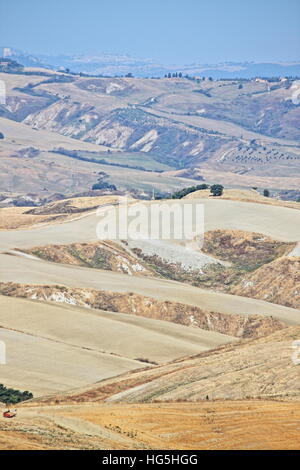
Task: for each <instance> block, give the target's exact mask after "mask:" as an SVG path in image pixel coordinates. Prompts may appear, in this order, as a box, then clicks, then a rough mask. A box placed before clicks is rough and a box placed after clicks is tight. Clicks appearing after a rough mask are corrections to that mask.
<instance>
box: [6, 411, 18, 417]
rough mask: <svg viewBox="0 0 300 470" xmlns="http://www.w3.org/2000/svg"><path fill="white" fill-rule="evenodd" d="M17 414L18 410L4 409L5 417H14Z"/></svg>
mask: <svg viewBox="0 0 300 470" xmlns="http://www.w3.org/2000/svg"><path fill="white" fill-rule="evenodd" d="M15 416H17V412H16V411H10V410H6V411H4V413H3V418H14V417H15Z"/></svg>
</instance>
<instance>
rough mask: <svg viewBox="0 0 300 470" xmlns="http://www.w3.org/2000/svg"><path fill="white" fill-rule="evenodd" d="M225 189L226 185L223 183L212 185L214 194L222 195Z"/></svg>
mask: <svg viewBox="0 0 300 470" xmlns="http://www.w3.org/2000/svg"><path fill="white" fill-rule="evenodd" d="M223 190H224V186H222V185H221V184H213V185H212V186H211V187H210V192H211V193H212V195H213V196H222V194H223Z"/></svg>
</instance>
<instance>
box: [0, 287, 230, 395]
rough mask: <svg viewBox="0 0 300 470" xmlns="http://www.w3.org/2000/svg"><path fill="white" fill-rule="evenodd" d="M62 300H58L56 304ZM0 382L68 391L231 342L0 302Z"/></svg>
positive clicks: (135, 321)
mask: <svg viewBox="0 0 300 470" xmlns="http://www.w3.org/2000/svg"><path fill="white" fill-rule="evenodd" d="M60 300H62V299H60ZM0 310H1V320H0V326H1V328H0V339H1V340H2V341H5V343H6V349H7V364H6V365H5V366H3V368H2V371H1V380H2V381H3V382H4V383H5V384H6V385H8V386H12V387H16V388H20V389H22V390H23V389H28V390H31V391H32V392H33V393H34V394H42V393H49V392H55V391H62V390H68V389H70V388H73V387H78V386H83V385H85V384H86V385H87V384H91V383H93V382H95V381H97V380H101V379H103V378H106V377H111V376H114V375H118V374H120V373H122V372H126V371H128V370H133V369H137V368H141V367H145V366H149V363H147V362H146V361H149V362H150V364H151V362H155V363H163V362H166V361H170V360H173V359H175V358H178V357H182V356H187V355H190V354H196V353H199V352H201V351H204V350H207V349H210V348H214V347H216V346H218V345H219V344H223V343H226V342H229V341H234V338H232V337H230V336H226V335H222V334H219V333H214V332H209V331H204V330H200V329H191V328H188V327H184V326H180V325H175V324H172V323H165V322H163V321H159V320H150V319H146V318H142V317H134V316H131V315H125V314H120V313H110V312H102V311H99V310H97V311H96V310H92V309H89V310H87V309H81V308H78V307H75V306H72V305H69V306H67V305H64V304H57V303H55V304H48V303H40V302H37V301H31V300H23V299H18V298H11V297H3V296H0Z"/></svg>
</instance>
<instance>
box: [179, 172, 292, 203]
mask: <svg viewBox="0 0 300 470" xmlns="http://www.w3.org/2000/svg"><path fill="white" fill-rule="evenodd" d="M289 179H290V178H289ZM208 197H213V196H212V195H211V193H210V190H209V189H204V190H200V191H195V192H193V193H190V194H188V195H187V196H185V197H184V198H183V199H197V198H201V199H202V198H208ZM214 199H227V200H229V201H244V202H256V203H258V204H268V205H271V206H280V207H290V208H291V209H300V203H299V202H294V201H281V200H280V199H273V198H270V197H265V196H262V195H261V194H260V193H258V192H257V191H255V190H254V189H224V192H223V194H222V196H214Z"/></svg>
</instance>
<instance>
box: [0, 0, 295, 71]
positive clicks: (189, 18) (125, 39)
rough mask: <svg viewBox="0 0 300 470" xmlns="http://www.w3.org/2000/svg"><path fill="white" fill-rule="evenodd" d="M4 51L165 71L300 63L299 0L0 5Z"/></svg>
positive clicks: (5, 1) (37, 0)
mask: <svg viewBox="0 0 300 470" xmlns="http://www.w3.org/2000/svg"><path fill="white" fill-rule="evenodd" d="M0 24H1V29H0V45H1V46H11V47H14V48H18V49H22V50H25V51H27V52H33V53H34V52H36V53H45V54H60V53H67V54H77V53H85V54H95V53H97V52H99V53H101V52H113V53H127V54H129V55H132V56H137V57H148V58H153V59H157V60H158V61H159V62H163V63H169V64H171V63H177V64H185V63H193V62H198V63H214V62H223V61H242V60H249V61H276V60H283V61H290V60H299V59H300V53H299V51H300V0H105V1H104V0H0Z"/></svg>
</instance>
